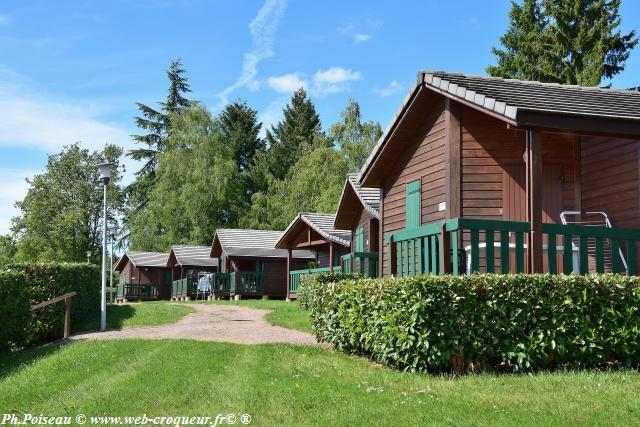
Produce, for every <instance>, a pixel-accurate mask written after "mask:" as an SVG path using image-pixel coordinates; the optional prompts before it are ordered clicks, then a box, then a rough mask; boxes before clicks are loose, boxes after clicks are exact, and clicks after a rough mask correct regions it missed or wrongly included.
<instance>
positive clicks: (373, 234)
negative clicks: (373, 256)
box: [351, 209, 380, 252]
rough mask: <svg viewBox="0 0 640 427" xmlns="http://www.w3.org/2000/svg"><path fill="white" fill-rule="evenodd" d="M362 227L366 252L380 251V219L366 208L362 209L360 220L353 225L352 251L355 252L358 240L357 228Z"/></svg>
mask: <svg viewBox="0 0 640 427" xmlns="http://www.w3.org/2000/svg"><path fill="white" fill-rule="evenodd" d="M358 228H362V229H363V231H364V250H365V252H378V234H379V231H380V226H379V221H378V219H377V218H376V217H375V216H373V215H372V214H371V212H369V211H368V210H366V209H362V210H361V211H360V215H359V216H358V220H357V221H356V222H355V223H354V224H353V225H352V226H351V251H352V252H354V251H355V250H356V248H355V246H354V245H355V241H356V230H357V229H358Z"/></svg>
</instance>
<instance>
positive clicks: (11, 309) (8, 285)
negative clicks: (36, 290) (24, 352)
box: [0, 271, 31, 353]
mask: <svg viewBox="0 0 640 427" xmlns="http://www.w3.org/2000/svg"><path fill="white" fill-rule="evenodd" d="M26 285H27V277H26V276H25V275H24V274H22V273H16V272H5V271H0V316H1V317H2V327H0V353H2V352H6V351H9V350H11V349H13V348H17V347H20V346H21V345H22V344H23V343H24V341H25V339H26V334H25V320H27V319H29V318H30V316H31V309H30V305H29V290H28V288H27V286H26Z"/></svg>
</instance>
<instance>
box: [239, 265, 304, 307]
mask: <svg viewBox="0 0 640 427" xmlns="http://www.w3.org/2000/svg"><path fill="white" fill-rule="evenodd" d="M229 260H230V264H231V270H230V271H229V272H234V271H235V272H237V271H256V263H257V262H258V261H262V262H263V263H264V292H262V293H259V294H251V295H256V296H261V295H267V296H270V297H275V298H284V297H285V296H286V294H287V260H286V259H281V258H278V259H273V258H234V257H230V258H229ZM292 268H293V269H294V270H299V269H304V268H308V265H307V262H306V261H303V260H293V263H292Z"/></svg>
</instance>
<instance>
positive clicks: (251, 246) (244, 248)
mask: <svg viewBox="0 0 640 427" xmlns="http://www.w3.org/2000/svg"><path fill="white" fill-rule="evenodd" d="M282 233H283V232H282V231H268V230H247V229H226V228H221V229H218V230H216V234H215V236H214V238H213V245H215V244H216V243H218V244H219V245H220V246H221V248H222V251H224V252H225V253H226V254H227V256H244V257H256V258H287V256H288V251H287V250H284V249H276V247H275V244H276V242H277V241H278V240H280V237H281V236H282ZM210 253H211V254H213V247H212V248H211V251H210ZM292 256H293V258H302V259H315V254H314V253H313V252H311V251H307V250H295V251H293V253H292Z"/></svg>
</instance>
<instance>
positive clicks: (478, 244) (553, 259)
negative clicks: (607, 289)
mask: <svg viewBox="0 0 640 427" xmlns="http://www.w3.org/2000/svg"><path fill="white" fill-rule="evenodd" d="M529 230H530V226H529V223H528V222H522V221H500V220H490V219H477V218H454V219H450V220H446V221H439V222H434V223H430V224H426V225H423V226H421V227H417V228H414V229H405V230H401V231H397V232H394V233H387V234H386V235H385V240H384V242H385V245H389V246H388V248H389V251H388V253H389V256H388V257H387V263H388V264H387V272H388V274H394V275H397V276H407V275H408V276H412V275H417V274H444V273H452V274H464V273H467V274H469V273H473V272H480V273H501V274H507V273H523V272H525V271H526V265H525V259H526V253H527V251H528V247H527V236H528V233H529ZM542 233H543V253H544V260H545V263H544V269H545V272H548V273H550V274H557V273H559V270H560V269H559V266H562V271H563V272H565V273H570V272H579V273H581V274H585V273H589V272H598V273H605V272H613V273H626V274H628V275H635V274H637V242H638V241H640V230H637V229H623V228H608V227H602V226H591V225H589V226H587V225H575V224H569V225H563V224H543V225H542ZM559 263H560V265H559Z"/></svg>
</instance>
